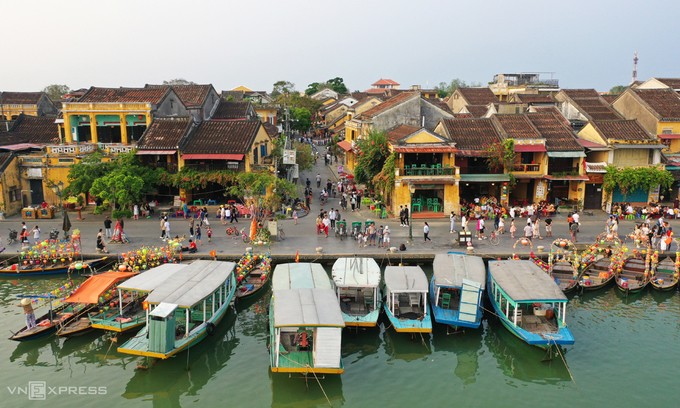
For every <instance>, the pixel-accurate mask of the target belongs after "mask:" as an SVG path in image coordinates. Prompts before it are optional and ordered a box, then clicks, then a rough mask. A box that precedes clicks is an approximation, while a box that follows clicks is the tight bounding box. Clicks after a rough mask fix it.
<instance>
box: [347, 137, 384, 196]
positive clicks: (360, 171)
mask: <svg viewBox="0 0 680 408" xmlns="http://www.w3.org/2000/svg"><path fill="white" fill-rule="evenodd" d="M357 150H358V153H357V154H358V158H357V162H356V166H355V168H354V176H355V177H356V180H357V181H358V182H359V183H366V184H369V185H371V186H373V178H374V177H375V176H376V175H377V174H378V173H380V171H381V170H382V168H383V166H384V165H385V159H387V156H388V155H389V154H390V150H389V147H388V145H387V135H386V134H385V132H377V131H371V132H370V133H369V134H368V135H367V136H366V137H365V138H362V139H359V140H358V142H357Z"/></svg>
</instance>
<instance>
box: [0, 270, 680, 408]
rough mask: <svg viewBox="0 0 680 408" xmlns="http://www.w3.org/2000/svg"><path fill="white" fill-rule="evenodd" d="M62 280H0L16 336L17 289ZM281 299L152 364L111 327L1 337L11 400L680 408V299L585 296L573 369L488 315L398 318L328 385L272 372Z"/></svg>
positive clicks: (252, 305)
mask: <svg viewBox="0 0 680 408" xmlns="http://www.w3.org/2000/svg"><path fill="white" fill-rule="evenodd" d="M327 269H329V268H327ZM426 271H427V273H428V274H431V269H429V270H428V269H426ZM63 282H64V278H61V277H57V278H41V279H21V280H0V299H2V300H0V316H2V320H1V322H2V326H3V327H5V328H6V329H7V330H6V332H5V334H6V337H8V336H9V335H10V330H18V328H20V327H21V326H22V325H23V320H24V319H23V314H22V311H21V308H20V307H17V304H18V301H17V299H16V298H15V295H16V294H21V293H44V292H47V291H49V290H51V289H53V288H54V287H58V286H60V285H62V284H63ZM268 302H269V294H265V295H264V296H262V297H261V298H260V299H256V300H253V301H250V302H249V303H248V304H246V303H242V304H239V305H237V307H236V310H234V311H230V312H229V314H228V315H227V317H226V318H225V320H223V321H222V323H221V324H220V325H219V326H218V328H217V330H216V333H215V335H214V336H212V337H209V338H207V339H206V340H205V341H203V342H202V343H200V344H199V345H198V346H196V347H194V348H193V349H191V350H190V352H189V353H182V354H180V355H179V356H178V357H176V358H174V359H171V360H168V361H159V362H157V363H156V364H155V365H152V366H150V367H149V368H148V369H137V367H138V365H139V364H140V363H144V359H142V358H139V357H134V356H127V355H122V354H118V353H117V352H116V350H115V349H116V345H115V344H112V340H111V339H110V338H108V337H104V336H101V335H100V334H99V333H96V334H95V333H93V334H90V335H86V336H83V337H80V338H74V339H68V340H61V339H57V338H55V337H51V338H48V339H44V340H37V341H34V342H27V343H15V342H12V341H9V340H6V339H2V340H0V343H1V344H2V347H0V384H2V389H0V398H1V399H0V401H2V403H0V406H6V407H13V408H14V407H23V406H26V407H32V406H37V405H42V406H46V405H45V404H46V403H49V406H50V407H52V408H57V407H73V406H77V405H78V404H80V406H83V407H89V406H94V405H95V404H97V405H99V406H109V407H119V406H126V407H188V406H201V407H202V406H205V407H208V406H210V407H217V406H220V407H269V406H271V407H296V408H298V407H324V406H329V401H330V405H332V406H334V407H339V406H345V407H374V406H376V405H378V404H382V403H389V404H390V405H391V406H396V407H407V406H411V407H420V406H485V407H508V406H528V407H533V406H552V407H573V406H578V407H602V406H636V405H637V406H660V407H662V406H677V401H678V396H677V383H678V376H677V374H678V364H679V363H680V295H679V294H678V292H676V291H673V292H671V293H657V292H654V291H652V290H647V291H645V292H644V293H642V294H640V295H636V296H630V297H628V298H625V297H624V296H623V295H622V294H620V293H619V292H618V291H617V290H616V289H615V288H609V289H605V290H603V291H600V292H594V293H585V294H583V295H580V296H575V297H573V298H572V300H571V302H570V304H569V309H568V317H567V323H568V324H569V326H570V328H571V330H572V331H573V333H574V336H575V337H576V344H575V345H574V346H571V347H569V348H568V349H566V352H565V354H564V356H563V358H564V361H563V360H562V357H561V356H559V355H558V356H557V357H555V358H554V359H553V360H552V361H549V362H546V361H542V360H543V359H544V357H545V353H544V352H543V351H542V350H539V349H537V348H532V347H530V346H527V345H525V344H524V343H522V342H521V341H519V340H518V339H516V338H515V337H514V336H513V335H511V334H510V333H509V332H507V331H506V330H505V329H504V328H503V327H502V326H501V324H500V323H499V322H498V321H497V320H495V319H494V318H489V317H488V316H487V319H486V320H485V321H484V324H483V328H482V329H480V330H477V331H475V330H468V331H466V332H465V333H458V334H447V330H446V329H445V328H442V327H436V328H435V332H434V334H433V335H432V336H429V335H428V336H424V337H422V338H421V337H420V336H416V337H415V338H411V336H410V335H408V334H397V333H395V332H394V331H393V330H388V331H386V330H385V328H386V327H387V326H388V325H387V324H386V323H385V322H382V324H381V327H380V328H378V329H373V330H359V331H356V330H351V331H350V330H346V331H345V332H344V333H343V345H342V349H343V362H344V365H345V373H344V374H343V375H341V376H327V377H326V378H325V379H319V380H318V382H317V380H315V379H311V380H308V381H305V380H304V379H302V378H300V377H292V378H289V377H288V375H285V374H276V375H272V374H271V373H270V372H269V366H268V364H269V363H268V362H269V354H268V351H267V347H266V345H267V314H266V309H267V305H268ZM121 340H123V341H124V340H125V338H122V339H121ZM119 342H120V341H119ZM565 362H566V364H565ZM567 366H568V368H567ZM572 376H573V379H572ZM30 381H31V382H41V381H44V382H45V383H44V385H45V387H46V388H45V390H46V395H45V398H46V400H47V402H45V401H32V400H29V398H28V396H27V395H26V393H27V392H28V383H29V382H30ZM37 384H38V385H37V386H38V387H40V386H41V383H37ZM60 387H61V388H60ZM66 387H80V388H77V389H76V388H71V389H69V388H66Z"/></svg>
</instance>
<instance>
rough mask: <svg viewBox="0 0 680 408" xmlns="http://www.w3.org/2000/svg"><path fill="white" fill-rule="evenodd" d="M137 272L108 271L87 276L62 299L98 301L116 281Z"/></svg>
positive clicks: (85, 301) (87, 301)
mask: <svg viewBox="0 0 680 408" xmlns="http://www.w3.org/2000/svg"><path fill="white" fill-rule="evenodd" d="M136 274H137V272H120V271H108V272H104V273H100V274H98V275H93V276H90V277H89V278H87V280H86V281H85V282H83V283H82V284H81V285H80V286H78V289H76V291H75V292H73V293H72V294H71V296H69V297H67V298H66V299H64V302H68V303H99V297H100V296H101V294H102V293H104V292H106V291H107V290H109V289H110V288H111V287H112V286H113V285H114V284H115V283H116V282H120V281H122V280H124V279H128V278H131V277H133V276H135V275H136Z"/></svg>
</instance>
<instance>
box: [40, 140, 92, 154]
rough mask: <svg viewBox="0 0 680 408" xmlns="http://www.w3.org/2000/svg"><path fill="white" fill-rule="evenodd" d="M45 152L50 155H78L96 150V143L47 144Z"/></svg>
mask: <svg viewBox="0 0 680 408" xmlns="http://www.w3.org/2000/svg"><path fill="white" fill-rule="evenodd" d="M46 147H47V154H52V155H67V156H80V155H83V154H90V153H94V152H95V151H96V150H97V145H94V144H91V143H84V144H77V145H76V144H68V145H48V146H46Z"/></svg>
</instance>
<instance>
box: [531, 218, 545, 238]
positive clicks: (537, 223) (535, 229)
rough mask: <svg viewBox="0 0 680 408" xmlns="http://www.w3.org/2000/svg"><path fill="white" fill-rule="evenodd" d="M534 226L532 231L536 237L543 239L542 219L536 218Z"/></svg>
mask: <svg viewBox="0 0 680 408" xmlns="http://www.w3.org/2000/svg"><path fill="white" fill-rule="evenodd" d="M532 228H533V231H532V233H533V236H534V238H536V239H543V237H542V236H541V220H540V219H536V221H534V223H533V225H532Z"/></svg>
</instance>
